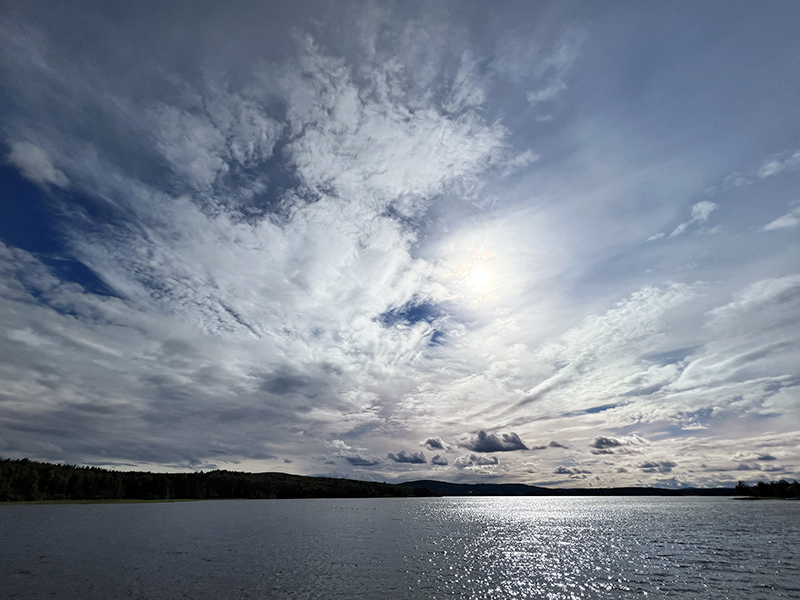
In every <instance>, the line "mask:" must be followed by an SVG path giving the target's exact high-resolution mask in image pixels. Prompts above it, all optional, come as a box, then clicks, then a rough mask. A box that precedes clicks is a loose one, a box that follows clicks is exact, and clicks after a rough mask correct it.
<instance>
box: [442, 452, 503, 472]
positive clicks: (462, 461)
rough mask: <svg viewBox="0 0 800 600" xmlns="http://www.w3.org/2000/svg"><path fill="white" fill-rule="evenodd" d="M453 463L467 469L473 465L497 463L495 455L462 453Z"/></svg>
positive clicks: (480, 465) (481, 465)
mask: <svg viewBox="0 0 800 600" xmlns="http://www.w3.org/2000/svg"><path fill="white" fill-rule="evenodd" d="M453 464H454V465H455V466H457V467H458V468H459V469H468V468H473V467H484V466H494V465H496V464H498V460H497V457H496V456H481V455H479V454H464V455H463V456H459V457H458V458H457V459H456V460H455V461H454V462H453Z"/></svg>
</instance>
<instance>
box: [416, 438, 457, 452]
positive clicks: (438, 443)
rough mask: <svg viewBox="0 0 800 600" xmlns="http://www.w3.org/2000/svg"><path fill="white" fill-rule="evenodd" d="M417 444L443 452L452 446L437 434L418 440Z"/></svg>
mask: <svg viewBox="0 0 800 600" xmlns="http://www.w3.org/2000/svg"><path fill="white" fill-rule="evenodd" d="M419 445H420V446H425V447H426V448H427V449H428V450H444V451H445V452H446V451H448V450H450V448H451V447H452V446H451V445H450V444H448V443H447V442H445V441H444V440H443V439H442V438H440V437H439V436H435V437H429V438H428V439H427V440H424V441H422V442H420V443H419Z"/></svg>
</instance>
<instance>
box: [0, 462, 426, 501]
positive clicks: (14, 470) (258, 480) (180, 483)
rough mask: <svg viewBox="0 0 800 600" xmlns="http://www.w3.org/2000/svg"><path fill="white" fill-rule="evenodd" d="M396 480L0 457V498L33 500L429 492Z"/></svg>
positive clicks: (361, 495)
mask: <svg viewBox="0 0 800 600" xmlns="http://www.w3.org/2000/svg"><path fill="white" fill-rule="evenodd" d="M430 495H431V492H430V491H429V490H419V489H414V488H410V487H405V486H401V485H394V484H389V483H378V482H372V481H357V480H353V479H333V478H328V477H305V476H301V475H287V474H285V473H241V472H238V471H225V470H215V471H207V472H202V471H200V472H195V473H150V472H136V471H111V470H109V469H102V468H99V467H79V466H72V465H57V464H51V463H44V462H37V461H32V460H28V459H27V458H23V459H20V460H11V459H0V502H14V501H33V500H178V499H187V500H188V499H191V500H210V499H222V498H389V497H406V496H430Z"/></svg>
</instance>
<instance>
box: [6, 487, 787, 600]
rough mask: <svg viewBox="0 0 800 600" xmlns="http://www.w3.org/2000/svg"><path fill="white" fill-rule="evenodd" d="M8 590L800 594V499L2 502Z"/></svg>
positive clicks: (753, 597) (122, 594)
mask: <svg viewBox="0 0 800 600" xmlns="http://www.w3.org/2000/svg"><path fill="white" fill-rule="evenodd" d="M0 597H2V598H36V599H39V598H75V599H83V600H92V599H103V600H108V599H115V598H135V599H162V598H163V599H177V598H191V599H194V600H205V599H209V600H212V599H213V600H223V599H244V598H293V599H305V598H320V599H336V598H343V599H344V598H348V599H349V598H365V599H373V598H375V599H378V598H387V599H422V598H425V599H434V598H476V599H478V598H480V599H483V598H498V599H499V598H504V599H505V598H510V599H512V598H513V599H519V598H537V599H547V600H556V599H573V598H642V597H651V598H680V599H683V598H685V599H689V598H691V599H692V600H697V599H702V598H709V599H712V598H713V599H715V600H721V599H725V598H729V599H740V598H746V599H748V600H757V599H761V598H763V599H765V600H767V599H770V600H771V599H774V598H800V502H787V501H761V502H735V501H732V500H730V499H729V498H635V497H633V498H631V497H629V498H403V499H371V500H232V501H208V502H183V503H172V504H89V505H38V506H29V505H15V506H0Z"/></svg>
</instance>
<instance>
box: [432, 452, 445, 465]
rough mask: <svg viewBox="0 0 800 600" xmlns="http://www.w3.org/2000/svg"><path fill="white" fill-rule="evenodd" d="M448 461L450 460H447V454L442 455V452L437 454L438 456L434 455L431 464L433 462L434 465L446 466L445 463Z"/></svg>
mask: <svg viewBox="0 0 800 600" xmlns="http://www.w3.org/2000/svg"><path fill="white" fill-rule="evenodd" d="M447 462H448V461H447V457H446V456H442V455H440V454H437V455H436V456H434V457H433V458H432V459H431V464H433V465H440V466H444V465H446V464H447Z"/></svg>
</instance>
